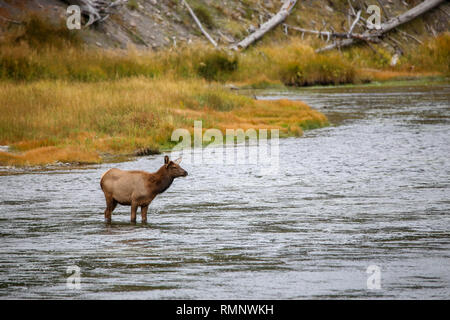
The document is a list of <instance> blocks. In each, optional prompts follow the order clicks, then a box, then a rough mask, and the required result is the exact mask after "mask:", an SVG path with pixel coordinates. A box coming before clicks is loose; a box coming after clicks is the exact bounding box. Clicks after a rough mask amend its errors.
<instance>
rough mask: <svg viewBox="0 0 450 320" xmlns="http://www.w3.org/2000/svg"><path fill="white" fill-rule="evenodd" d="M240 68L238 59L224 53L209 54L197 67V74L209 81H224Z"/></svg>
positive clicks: (214, 52)
mask: <svg viewBox="0 0 450 320" xmlns="http://www.w3.org/2000/svg"><path fill="white" fill-rule="evenodd" d="M237 68H238V58H237V57H236V56H231V55H228V54H227V53H225V52H223V51H213V52H210V53H207V54H206V55H205V56H204V57H203V58H202V59H201V62H200V63H199V65H198V67H197V73H198V74H199V75H200V76H201V77H203V78H205V79H207V80H210V81H212V80H216V81H217V80H224V78H226V76H227V75H229V74H231V73H233V72H234V71H235V70H237Z"/></svg>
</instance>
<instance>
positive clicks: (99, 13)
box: [63, 0, 128, 27]
mask: <svg viewBox="0 0 450 320" xmlns="http://www.w3.org/2000/svg"><path fill="white" fill-rule="evenodd" d="M63 1H64V2H65V3H67V4H69V5H77V6H79V7H80V10H81V13H82V14H83V15H85V16H88V17H89V21H88V22H87V23H86V25H85V27H87V26H89V25H91V24H93V23H95V22H97V21H99V22H100V21H104V20H106V19H107V18H108V17H109V15H110V14H111V13H112V12H113V10H114V9H116V8H117V7H119V6H122V5H124V4H125V3H127V2H128V0H115V1H112V2H109V1H106V0H63Z"/></svg>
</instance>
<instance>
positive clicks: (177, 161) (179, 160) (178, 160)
mask: <svg viewBox="0 0 450 320" xmlns="http://www.w3.org/2000/svg"><path fill="white" fill-rule="evenodd" d="M181 160H182V158H181V157H179V158H178V159H177V160H174V161H173V162H174V163H176V164H180V163H181Z"/></svg>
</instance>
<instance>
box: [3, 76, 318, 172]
mask: <svg viewBox="0 0 450 320" xmlns="http://www.w3.org/2000/svg"><path fill="white" fill-rule="evenodd" d="M0 101H1V104H0V144H2V145H10V146H11V147H12V150H13V153H6V152H2V153H1V154H0V164H2V165H36V164H44V163H52V162H55V161H60V162H80V163H92V162H99V161H101V156H103V155H105V154H132V153H133V152H135V151H136V150H138V149H140V148H152V149H161V148H170V146H171V145H173V144H172V143H171V141H170V137H171V134H172V132H173V130H174V129H177V128H186V129H188V130H190V131H191V132H193V122H194V120H202V121H203V128H204V129H208V128H219V129H221V130H223V131H224V132H225V129H227V128H242V129H248V128H255V129H260V128H279V129H281V134H282V135H283V134H284V135H300V134H301V133H302V128H303V129H309V128H316V127H321V126H324V125H326V124H327V119H326V117H325V116H324V115H323V114H321V113H320V112H318V111H315V110H313V109H311V108H310V107H309V106H307V105H306V104H304V103H301V102H293V101H287V100H281V101H259V100H258V101H257V100H254V99H252V98H249V97H245V96H241V95H238V94H235V93H233V92H231V91H229V90H227V89H224V88H223V86H221V85H219V84H215V83H209V82H207V81H205V80H195V79H192V80H183V81H180V80H167V79H166V80H150V79H147V78H130V79H126V80H118V81H109V82H95V83H80V82H64V81H37V82H31V83H13V82H0Z"/></svg>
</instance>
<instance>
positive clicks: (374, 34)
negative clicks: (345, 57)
mask: <svg viewBox="0 0 450 320" xmlns="http://www.w3.org/2000/svg"><path fill="white" fill-rule="evenodd" d="M444 1H445V0H425V1H424V2H422V3H420V4H419V5H417V6H415V7H414V8H412V9H410V10H408V11H406V12H404V13H402V14H401V15H399V16H397V17H395V18H392V19H389V20H388V21H386V22H385V23H382V24H381V28H380V29H379V30H367V31H366V32H364V33H362V34H360V35H358V36H357V37H355V35H351V38H350V39H344V40H342V41H336V42H335V43H333V44H330V45H328V46H325V47H323V48H320V49H317V50H316V52H324V51H328V50H332V49H334V48H337V47H339V48H342V47H346V46H349V45H352V44H353V43H355V41H356V40H364V41H371V42H377V41H380V37H381V36H382V35H383V34H385V33H387V32H389V31H391V30H393V29H395V28H397V27H398V26H400V25H402V24H404V23H407V22H409V21H411V20H413V19H415V18H417V17H418V16H420V15H422V14H424V13H426V12H428V11H430V10H431V9H433V8H435V7H437V6H438V5H440V4H441V3H443V2H444Z"/></svg>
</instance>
